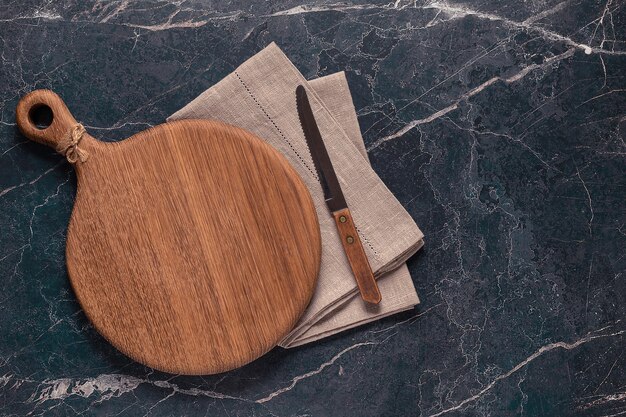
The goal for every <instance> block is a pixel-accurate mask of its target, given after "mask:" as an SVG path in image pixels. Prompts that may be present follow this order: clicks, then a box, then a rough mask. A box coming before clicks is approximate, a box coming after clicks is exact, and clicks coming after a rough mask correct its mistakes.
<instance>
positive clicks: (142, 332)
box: [17, 90, 321, 374]
mask: <svg viewBox="0 0 626 417" xmlns="http://www.w3.org/2000/svg"><path fill="white" fill-rule="evenodd" d="M48 109H49V110H51V112H52V122H51V124H50V125H49V127H47V128H39V127H37V125H36V124H35V123H36V120H35V119H36V116H37V114H39V113H41V112H42V111H44V110H48ZM17 125H18V127H19V129H20V130H21V131H22V133H23V134H24V135H25V136H26V137H28V138H30V139H32V140H34V141H37V142H40V143H43V144H46V145H49V146H51V147H53V148H58V147H59V144H60V143H62V144H63V145H62V146H61V149H57V150H58V151H59V152H61V153H64V154H67V156H68V160H71V162H73V164H74V167H75V169H76V175H77V178H78V190H77V193H76V201H75V203H74V210H73V212H72V216H71V219H70V224H69V228H68V232H67V248H66V261H67V270H68V273H69V278H70V281H71V284H72V287H73V289H74V292H75V293H76V296H77V298H78V300H79V302H80V304H81V306H82V308H83V309H84V311H85V313H86V314H87V316H88V317H89V319H90V320H91V321H92V323H93V324H94V326H95V327H96V329H97V330H98V331H99V332H100V333H101V334H102V335H103V336H104V337H105V338H106V339H107V340H108V341H109V342H111V343H112V344H113V345H114V346H115V347H117V348H118V349H119V350H120V351H122V352H123V353H125V354H126V355H128V356H130V357H131V358H133V359H135V360H137V361H139V362H142V363H144V364H146V365H148V366H150V367H152V368H155V369H158V370H162V371H166V372H171V373H176V374H213V373H218V372H222V371H227V370H230V369H233V368H236V367H239V366H242V365H244V364H246V363H248V362H250V361H252V360H254V359H256V358H258V357H259V356H261V355H263V354H264V353H265V352H267V351H268V350H270V349H271V348H272V347H274V346H276V344H277V343H278V342H279V341H280V340H281V338H283V337H284V336H285V335H286V334H287V333H288V332H289V331H290V330H291V329H292V328H293V326H294V325H295V324H296V322H297V321H298V318H299V317H300V316H301V315H302V313H303V312H304V309H305V308H306V306H307V304H308V303H309V300H310V299H311V296H312V295H313V291H314V289H315V284H316V281H317V276H318V273H319V268H320V257H321V238H320V229H319V224H318V220H317V215H316V212H315V208H314V205H313V201H312V200H311V196H310V194H309V192H308V190H307V189H306V187H305V185H304V184H303V182H302V180H301V179H300V177H299V176H298V174H297V173H296V171H295V170H294V169H293V168H292V167H291V166H290V165H289V163H288V162H287V160H286V159H285V158H284V157H283V156H282V155H280V154H279V153H278V152H277V151H276V150H274V149H273V148H272V147H270V146H269V145H267V144H266V143H264V142H263V141H262V140H261V139H259V138H258V137H256V136H254V135H253V134H252V133H250V132H247V131H245V130H243V129H240V128H237V127H234V126H230V125H227V124H224V123H220V122H217V121H206V120H188V121H177V122H172V123H165V124H162V125H159V126H156V127H154V128H151V129H148V130H146V131H143V132H140V133H138V134H136V135H133V136H132V137H130V138H128V139H126V140H123V141H120V142H110V143H107V142H101V141H98V140H96V139H94V138H93V137H91V136H89V134H87V133H84V134H82V136H81V134H80V133H81V131H80V130H79V129H78V127H76V126H77V122H76V120H75V119H74V117H73V116H72V115H71V114H70V112H69V111H68V109H67V107H66V106H65V104H64V103H63V101H62V100H61V99H60V97H59V96H57V95H56V94H55V93H53V92H51V91H48V90H37V91H33V92H32V93H30V94H28V95H26V96H25V97H23V98H22V99H21V101H20V102H19V104H18V107H17ZM40 127H41V126H40ZM71 132H74V134H75V136H74V138H75V139H78V143H77V144H76V143H74V144H72V142H71V141H70V140H69V138H71ZM68 135H70V136H68ZM68 144H69V146H68Z"/></svg>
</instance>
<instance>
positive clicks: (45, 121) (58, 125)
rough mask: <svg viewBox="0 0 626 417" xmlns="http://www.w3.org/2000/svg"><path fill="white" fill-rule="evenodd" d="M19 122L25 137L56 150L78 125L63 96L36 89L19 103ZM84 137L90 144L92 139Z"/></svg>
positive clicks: (18, 124)
mask: <svg viewBox="0 0 626 417" xmlns="http://www.w3.org/2000/svg"><path fill="white" fill-rule="evenodd" d="M16 119H17V127H18V128H19V129H20V131H21V132H22V134H24V136H26V137H27V138H28V139H30V140H34V141H35V142H39V143H42V144H44V145H48V146H50V147H52V148H55V149H58V145H59V142H60V141H61V140H63V138H64V137H66V136H67V135H68V132H70V130H71V129H73V128H75V127H76V126H77V125H78V122H77V121H76V119H74V116H72V113H70V111H69V110H68V108H67V106H66V105H65V103H64V102H63V100H62V99H61V97H59V96H58V95H57V94H56V93H54V92H52V91H50V90H35V91H32V92H30V93H28V94H26V95H25V96H24V97H22V98H21V100H20V101H19V103H18V104H17V109H16ZM84 136H85V137H88V138H87V141H89V140H93V138H91V137H89V135H86V134H85V135H84ZM84 145H86V143H85V144H83V145H82V146H84Z"/></svg>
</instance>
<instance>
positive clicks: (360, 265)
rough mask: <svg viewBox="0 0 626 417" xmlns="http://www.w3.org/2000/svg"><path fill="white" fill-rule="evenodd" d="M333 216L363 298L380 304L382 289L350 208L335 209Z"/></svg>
mask: <svg viewBox="0 0 626 417" xmlns="http://www.w3.org/2000/svg"><path fill="white" fill-rule="evenodd" d="M333 217H334V219H335V224H337V230H339V237H340V238H341V243H342V245H343V248H344V250H345V252H346V256H347V257H348V262H349V263H350V268H352V273H353V274H354V278H355V279H356V283H357V285H358V286H359V291H360V292H361V298H363V300H365V301H367V302H368V303H372V304H378V303H379V302H380V300H381V298H382V297H381V295H380V290H379V289H378V284H376V280H375V279H374V273H373V272H372V268H371V267H370V263H369V261H368V260H367V256H366V255H365V250H364V249H363V245H362V244H361V239H359V234H358V233H357V231H356V227H354V221H353V220H352V214H351V213H350V209H348V208H345V209H342V210H338V211H335V212H333Z"/></svg>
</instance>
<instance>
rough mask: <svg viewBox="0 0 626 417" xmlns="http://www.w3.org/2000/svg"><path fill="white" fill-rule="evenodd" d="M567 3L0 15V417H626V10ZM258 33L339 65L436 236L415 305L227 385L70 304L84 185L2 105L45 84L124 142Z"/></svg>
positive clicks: (68, 8)
mask: <svg viewBox="0 0 626 417" xmlns="http://www.w3.org/2000/svg"><path fill="white" fill-rule="evenodd" d="M558 1H559V0H556V1H552V0H546V1H543V0H528V1H525V2H498V1H494V0H478V1H474V2H467V3H458V2H445V1H428V2H423V1H417V2H402V1H397V2H395V3H385V2H379V3H376V2H374V3H363V2H353V3H348V2H334V1H319V2H315V3H310V4H308V5H307V6H303V7H300V6H298V5H297V4H296V3H294V2H292V1H286V2H258V3H255V4H251V3H252V2H247V1H243V0H235V1H229V2H224V1H215V2H200V1H174V2H171V3H170V2H142V1H128V0H126V1H115V2H108V1H99V2H94V1H92V0H90V1H80V2H78V1H66V2H54V1H3V2H2V3H1V4H0V41H1V42H0V58H1V67H0V81H1V82H0V110H1V115H0V117H1V121H0V230H1V232H0V279H1V280H2V292H1V293H0V413H1V414H2V415H74V414H84V415H118V416H139V415H176V416H182V415H200V416H214V415H215V416H216V415H227V416H265V415H273V416H330V415H337V416H344V415H358V416H380V415H385V416H405V415H406V416H461V415H469V416H513V415H520V416H521V415H524V416H573V415H577V416H578V415H579V416H619V415H626V357H625V355H624V353H625V348H626V340H625V337H626V333H625V332H626V322H625V321H624V319H625V313H626V311H625V301H626V294H625V291H626V285H625V283H624V278H625V277H624V271H625V266H626V261H625V250H624V248H625V246H626V213H625V208H626V204H625V201H626V179H625V175H624V174H625V172H626V164H625V153H626V145H625V142H624V137H625V135H626V4H625V3H624V1H623V0H609V1H608V2H607V1H605V0H602V1H600V2H590V1H587V2H586V1H564V2H560V3H559V2H558ZM271 41H276V42H277V43H278V44H279V45H280V46H281V47H282V48H283V49H284V51H285V52H286V53H287V55H288V56H289V57H290V58H292V60H293V61H294V63H295V64H296V65H297V66H298V68H300V70H301V71H302V72H303V73H304V74H305V76H307V77H311V78H312V77H316V76H319V75H324V74H329V73H332V72H335V71H340V70H345V71H347V74H348V79H349V82H350V84H351V87H352V90H353V94H354V98H355V104H356V107H357V109H358V113H359V120H360V122H361V124H362V128H363V131H364V132H365V138H366V142H367V146H368V151H369V155H370V157H371V159H372V162H373V165H374V168H375V170H376V171H377V172H378V173H379V174H380V176H381V177H382V179H383V180H384V181H385V182H386V183H387V184H388V186H389V187H390V189H391V190H392V191H393V192H394V193H395V194H396V195H397V197H398V198H399V200H400V201H401V202H402V203H403V205H404V206H405V207H406V208H407V210H409V211H410V213H411V214H412V215H413V216H414V218H415V220H416V221H417V223H418V224H419V225H420V227H421V228H422V230H423V231H424V233H425V234H426V238H427V244H426V247H425V248H424V250H422V251H421V253H420V254H419V255H417V256H416V257H414V258H413V259H412V260H411V262H410V264H409V265H410V269H411V273H412V276H413V278H414V280H415V283H416V286H417V288H418V290H419V293H420V295H421V298H422V301H423V304H422V305H421V306H420V307H419V308H417V309H416V310H415V311H411V312H408V313H404V314H401V315H398V316H395V317H391V318H388V319H385V320H382V321H380V322H378V323H374V324H370V325H367V326H365V327H362V328H359V329H356V330H353V331H350V332H347V333H345V334H342V335H339V336H336V337H333V338H331V339H329V340H324V341H322V342H319V343H316V344H314V345H311V346H305V347H302V348H298V349H294V350H289V351H285V350H281V349H275V350H274V351H272V352H271V353H270V354H268V355H267V356H265V357H263V358H261V359H259V360H257V361H256V362H254V363H252V364H250V365H248V366H246V367H244V368H243V369H239V370H236V371H233V372H229V373H227V374H222V375H217V376H210V377H204V378H200V377H180V376H171V375H167V374H161V373H158V372H154V371H151V370H149V369H146V368H144V367H143V366H140V365H138V364H136V363H133V362H132V361H130V360H128V359H126V358H125V357H123V356H122V355H121V354H120V353H118V352H117V351H115V349H113V348H112V347H111V346H109V345H108V344H107V343H106V342H105V341H104V340H103V339H102V338H101V337H100V336H99V335H98V334H97V333H96V332H95V331H94V330H93V328H92V327H91V326H90V325H89V324H88V322H87V321H86V319H85V316H84V315H83V313H82V312H81V311H80V309H79V306H78V305H77V303H76V301H75V299H74V296H73V294H72V291H71V289H70V287H69V283H68V279H67V276H66V271H65V267H64V237H65V233H66V226H67V222H68V218H69V215H70V211H71V208H72V199H73V195H74V193H75V187H76V185H75V177H74V174H73V172H72V169H71V167H70V166H69V165H68V164H67V163H65V162H64V161H63V159H62V158H61V156H59V155H57V154H55V153H54V151H53V150H51V149H48V148H45V147H43V146H40V145H37V144H34V143H30V142H27V141H26V140H25V139H24V138H23V137H22V136H20V135H19V134H18V133H17V131H16V127H15V124H14V108H15V105H16V103H17V100H18V98H19V97H20V96H22V95H23V94H25V93H26V92H28V91H30V90H32V89H35V88H43V87H47V88H52V89H54V90H55V91H57V92H58V93H60V94H61V95H62V97H63V98H64V99H65V100H66V101H67V102H68V103H70V107H71V109H72V111H73V113H74V114H75V116H76V118H77V119H78V120H81V121H83V122H84V123H85V124H86V125H87V127H88V129H89V131H90V132H91V133H93V134H94V135H95V136H96V137H99V138H101V139H104V140H118V139H121V138H124V137H127V136H128V135H130V134H132V133H134V132H137V131H140V130H143V129H144V128H146V127H147V126H150V125H153V124H157V123H160V122H162V121H163V120H164V118H165V117H166V116H167V115H169V114H171V113H172V112H173V111H175V110H177V109H179V108H180V107H181V106H182V105H183V104H185V103H186V102H188V101H189V100H190V99H192V98H194V97H195V96H196V95H197V94H199V93H200V92H201V91H203V90H204V89H205V88H207V87H209V86H211V85H212V84H213V83H215V82H216V81H218V80H219V79H220V78H222V77H223V76H224V75H226V74H227V73H229V72H230V71H231V70H233V69H234V68H235V67H236V66H237V65H238V64H239V63H241V62H243V61H244V60H245V59H246V58H247V57H249V56H251V55H253V54H254V53H255V52H256V51H258V50H260V49H261V48H262V47H264V46H265V45H267V44H268V43H269V42H271Z"/></svg>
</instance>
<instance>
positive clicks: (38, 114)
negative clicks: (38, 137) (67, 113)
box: [28, 104, 54, 130]
mask: <svg viewBox="0 0 626 417" xmlns="http://www.w3.org/2000/svg"><path fill="white" fill-rule="evenodd" d="M28 120H29V121H30V122H31V123H32V124H33V125H34V126H35V127H36V128H37V129H39V130H44V129H47V128H48V127H50V125H51V124H52V121H53V120H54V114H53V113H52V109H51V108H50V106H48V105H47V104H37V105H35V106H33V107H32V108H31V109H30V111H29V112H28Z"/></svg>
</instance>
